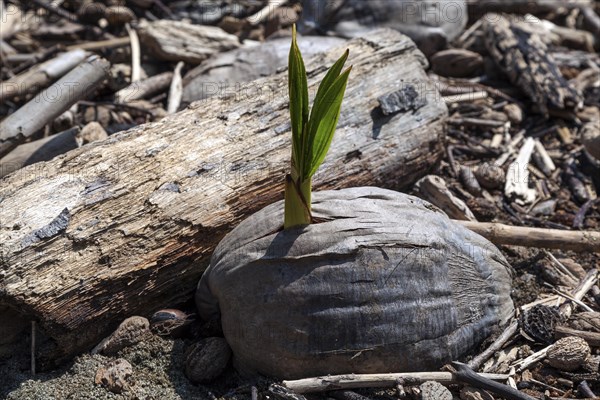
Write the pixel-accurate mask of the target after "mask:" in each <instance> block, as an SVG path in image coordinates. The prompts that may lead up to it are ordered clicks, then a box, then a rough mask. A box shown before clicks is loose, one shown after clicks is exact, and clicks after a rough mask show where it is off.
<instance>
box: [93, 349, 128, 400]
mask: <svg viewBox="0 0 600 400" xmlns="http://www.w3.org/2000/svg"><path fill="white" fill-rule="evenodd" d="M132 375H133V367H132V366H131V364H129V362H128V361H127V360H124V359H122V358H118V359H116V360H113V361H110V362H109V363H108V364H106V365H104V366H102V367H100V368H98V370H97V371H96V378H95V382H96V384H97V385H102V386H104V387H106V388H107V389H108V390H110V391H111V392H113V393H117V394H119V393H123V391H125V390H126V389H128V388H129V386H130V385H131V384H132V379H131V378H132Z"/></svg>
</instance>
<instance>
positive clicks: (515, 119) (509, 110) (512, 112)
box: [504, 104, 523, 125]
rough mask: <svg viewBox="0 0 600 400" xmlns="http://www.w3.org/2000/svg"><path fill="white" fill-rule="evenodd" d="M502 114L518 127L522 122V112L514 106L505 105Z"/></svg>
mask: <svg viewBox="0 0 600 400" xmlns="http://www.w3.org/2000/svg"><path fill="white" fill-rule="evenodd" d="M504 113H505V114H506V116H507V117H508V120H509V121H510V122H511V123H512V124H515V125H518V124H520V123H521V122H523V110H522V109H521V107H519V106H518V105H516V104H507V105H505V106H504Z"/></svg>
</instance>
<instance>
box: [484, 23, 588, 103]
mask: <svg viewBox="0 0 600 400" xmlns="http://www.w3.org/2000/svg"><path fill="white" fill-rule="evenodd" d="M483 29H484V31H485V33H486V35H485V44H486V47H487V49H488V51H489V53H490V55H491V56H492V58H493V59H494V61H495V62H496V64H497V65H498V67H499V68H500V69H501V70H502V71H503V72H504V73H505V74H506V75H507V76H508V77H509V79H510V80H511V82H512V83H513V84H514V85H515V86H518V87H519V88H520V89H521V90H522V91H523V92H524V93H525V94H527V95H528V96H529V98H530V99H531V101H532V102H533V103H534V104H536V105H537V106H538V107H539V110H540V112H541V113H542V114H545V115H547V114H548V112H549V111H550V110H574V109H576V108H578V107H580V106H581V105H582V98H581V96H580V94H579V93H577V91H576V90H575V89H574V88H573V87H572V86H571V85H570V84H569V83H568V81H567V80H565V79H564V77H563V76H562V75H561V73H560V70H559V69H558V66H557V65H556V62H555V61H554V59H553V57H552V55H551V54H550V53H549V51H548V47H547V46H546V44H545V43H544V41H543V40H542V39H541V37H540V36H539V34H537V33H536V31H535V30H534V29H533V28H532V27H531V26H528V24H527V23H526V22H523V21H511V20H509V19H508V18H506V17H504V16H501V15H497V14H487V15H486V16H485V17H484V22H483Z"/></svg>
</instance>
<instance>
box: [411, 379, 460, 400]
mask: <svg viewBox="0 0 600 400" xmlns="http://www.w3.org/2000/svg"><path fill="white" fill-rule="evenodd" d="M419 389H421V399H422V400H452V393H451V392H450V391H449V390H448V388H447V387H446V386H444V385H442V384H441V383H439V382H436V381H427V382H425V383H423V384H421V386H419Z"/></svg>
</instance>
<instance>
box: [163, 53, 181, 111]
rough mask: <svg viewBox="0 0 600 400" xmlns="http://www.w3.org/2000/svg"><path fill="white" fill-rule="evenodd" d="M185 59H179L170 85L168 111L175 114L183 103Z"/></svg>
mask: <svg viewBox="0 0 600 400" xmlns="http://www.w3.org/2000/svg"><path fill="white" fill-rule="evenodd" d="M183 65H184V64H183V61H179V62H178V63H177V65H176V66H175V70H174V71H173V79H172V80H171V85H170V86H169V102H168V104H167V112H168V113H169V114H173V113H175V112H177V110H178V109H179V105H180V104H181V98H182V96H183V84H182V81H181V69H182V68H183Z"/></svg>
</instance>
